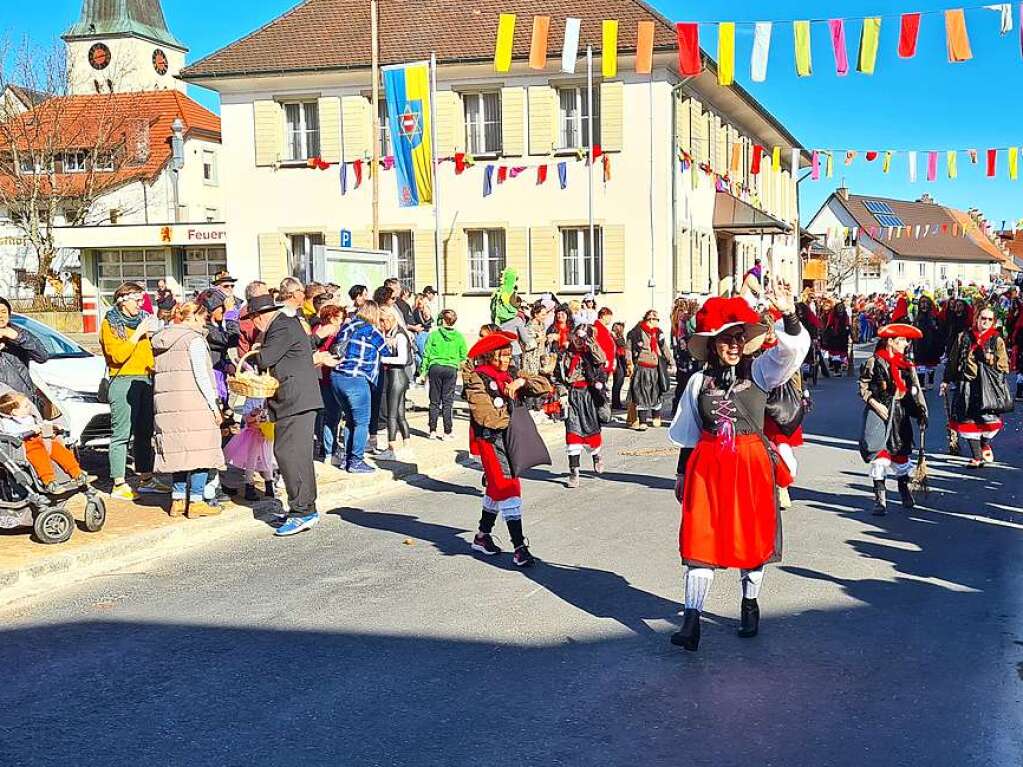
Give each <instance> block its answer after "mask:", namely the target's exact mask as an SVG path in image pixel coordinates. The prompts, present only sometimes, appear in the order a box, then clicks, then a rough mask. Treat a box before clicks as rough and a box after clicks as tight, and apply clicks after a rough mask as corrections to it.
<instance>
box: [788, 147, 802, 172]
mask: <svg viewBox="0 0 1023 767" xmlns="http://www.w3.org/2000/svg"><path fill="white" fill-rule="evenodd" d="M800 157H801V155H800V150H799V147H793V149H792V159H791V160H790V161H789V163H790V164H789V171H790V172H791V173H792V175H793V176H795V175H796V174H797V173H799V160H800Z"/></svg>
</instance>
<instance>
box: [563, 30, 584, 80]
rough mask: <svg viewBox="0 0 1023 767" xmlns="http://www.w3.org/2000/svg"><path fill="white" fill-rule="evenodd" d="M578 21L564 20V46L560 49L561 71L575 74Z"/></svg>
mask: <svg viewBox="0 0 1023 767" xmlns="http://www.w3.org/2000/svg"><path fill="white" fill-rule="evenodd" d="M580 24H581V21H580V20H579V19H573V18H567V19H565V46H564V47H563V48H562V49H561V71H562V72H566V73H568V74H570V75H574V74H575V62H576V59H578V58H579V25H580Z"/></svg>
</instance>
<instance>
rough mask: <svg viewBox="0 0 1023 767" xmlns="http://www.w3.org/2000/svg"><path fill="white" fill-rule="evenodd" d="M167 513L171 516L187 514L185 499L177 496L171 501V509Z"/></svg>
mask: <svg viewBox="0 0 1023 767" xmlns="http://www.w3.org/2000/svg"><path fill="white" fill-rule="evenodd" d="M167 515H168V516H171V517H183V516H185V499H184V498H176V499H174V500H173V501H171V505H170V511H168V512H167Z"/></svg>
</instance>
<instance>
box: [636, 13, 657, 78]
mask: <svg viewBox="0 0 1023 767" xmlns="http://www.w3.org/2000/svg"><path fill="white" fill-rule="evenodd" d="M653 70H654V23H653V22H652V21H641V22H639V24H637V25H636V74H639V75H648V74H650V73H651V72H653Z"/></svg>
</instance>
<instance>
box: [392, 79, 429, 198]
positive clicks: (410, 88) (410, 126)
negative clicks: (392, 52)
mask: <svg viewBox="0 0 1023 767" xmlns="http://www.w3.org/2000/svg"><path fill="white" fill-rule="evenodd" d="M384 90H385V93H386V95H387V122H388V125H389V127H390V131H391V139H392V141H391V143H392V146H393V147H394V167H395V169H396V170H397V178H398V204H399V205H400V206H401V207H403V208H408V207H415V206H417V205H422V204H424V203H430V202H433V145H432V141H431V135H430V126H431V123H430V121H431V120H432V114H431V106H430V65H429V64H427V63H422V64H403V65H400V66H395V67H387V68H385V69H384Z"/></svg>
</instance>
